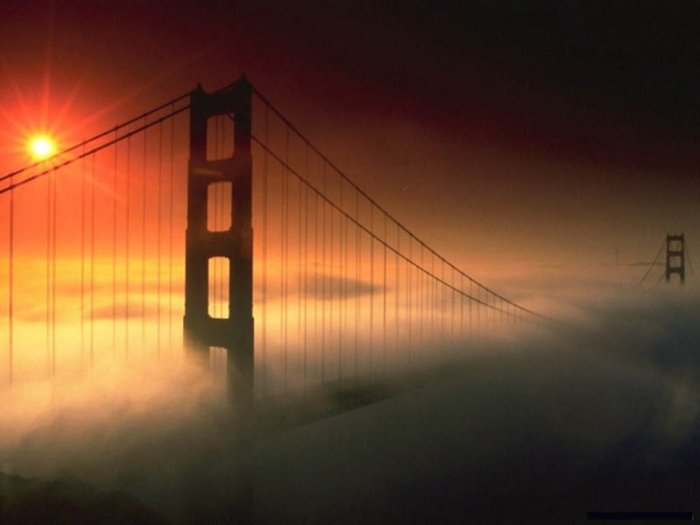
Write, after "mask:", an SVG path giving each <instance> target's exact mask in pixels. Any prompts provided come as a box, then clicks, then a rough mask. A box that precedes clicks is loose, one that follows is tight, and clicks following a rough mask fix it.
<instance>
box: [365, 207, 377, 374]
mask: <svg viewBox="0 0 700 525" xmlns="http://www.w3.org/2000/svg"><path fill="white" fill-rule="evenodd" d="M369 230H370V231H371V232H372V235H374V206H373V205H372V203H371V202H370V203H369ZM372 235H370V236H369V285H370V290H369V323H368V324H369V337H368V344H367V346H368V347H369V375H370V377H372V375H373V373H374V368H373V367H374V363H373V362H372V361H373V359H374V348H373V343H374V292H375V289H376V286H375V282H374V237H372Z"/></svg>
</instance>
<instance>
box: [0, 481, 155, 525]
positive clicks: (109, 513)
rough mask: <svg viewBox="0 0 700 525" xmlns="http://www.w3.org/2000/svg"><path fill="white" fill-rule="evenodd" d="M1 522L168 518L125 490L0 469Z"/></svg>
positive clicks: (131, 521) (136, 522) (150, 520)
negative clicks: (11, 472) (100, 488)
mask: <svg viewBox="0 0 700 525" xmlns="http://www.w3.org/2000/svg"><path fill="white" fill-rule="evenodd" d="M0 523H2V524H3V525H10V524H12V525H14V524H34V523H52V524H79V523H90V524H113V523H123V524H127V523H128V524H132V525H140V524H144V525H145V524H155V525H159V524H165V523H167V521H166V520H165V518H163V517H162V516H160V515H159V514H158V513H157V512H155V511H153V510H151V509H149V508H148V507H146V506H145V505H143V504H142V503H140V502H139V501H137V500H136V499H134V498H133V497H131V496H129V495H127V494H125V493H123V492H101V491H98V490H96V489H95V488H93V487H92V486H90V485H88V484H87V483H84V482H82V481H77V480H74V479H58V480H55V481H45V480H41V479H35V478H23V477H20V476H12V475H8V474H4V473H2V472H0Z"/></svg>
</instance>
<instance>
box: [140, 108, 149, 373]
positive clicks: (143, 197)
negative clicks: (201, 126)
mask: <svg viewBox="0 0 700 525" xmlns="http://www.w3.org/2000/svg"><path fill="white" fill-rule="evenodd" d="M143 124H144V126H145V125H146V124H148V117H144V119H143ZM147 160H148V130H147V129H146V130H144V131H143V167H142V170H141V177H142V179H141V352H140V353H141V358H142V359H143V357H144V356H145V347H146V169H147Z"/></svg>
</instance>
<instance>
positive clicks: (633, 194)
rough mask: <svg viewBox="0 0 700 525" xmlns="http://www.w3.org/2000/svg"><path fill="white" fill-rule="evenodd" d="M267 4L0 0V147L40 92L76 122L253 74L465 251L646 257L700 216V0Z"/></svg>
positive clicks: (428, 232) (346, 163) (360, 173)
mask: <svg viewBox="0 0 700 525" xmlns="http://www.w3.org/2000/svg"><path fill="white" fill-rule="evenodd" d="M257 4H260V3H259V2H225V1H220V2H189V3H188V2H183V1H161V2H146V1H143V2H134V1H132V2H128V1H126V2H125V1H121V2H116V1H92V2H87V1H85V2H83V1H72V2H68V1H54V2H35V1H15V0H5V1H4V2H2V4H0V19H1V20H2V23H1V24H0V60H1V63H0V65H1V66H2V69H0V79H1V80H0V106H1V107H2V108H3V109H4V110H5V116H4V117H2V119H3V128H4V131H3V133H2V136H1V137H0V139H1V140H2V142H3V145H2V149H3V151H4V152H8V151H9V150H10V149H11V148H12V146H14V144H15V143H16V140H17V139H16V138H15V137H13V136H12V131H8V130H13V129H15V127H16V126H17V125H18V121H22V120H26V119H31V120H33V121H34V123H36V122H38V121H39V120H41V107H42V104H41V101H42V93H44V92H47V89H48V93H49V97H48V112H47V119H48V122H49V124H53V123H55V122H56V120H57V118H58V117H59V113H60V110H61V108H65V109H66V111H65V116H64V117H63V120H62V122H64V123H65V126H66V127H67V128H70V134H72V136H75V138H76V139H77V138H78V137H79V136H82V135H84V134H87V132H92V131H97V130H99V129H101V128H105V127H108V126H111V125H113V124H114V123H115V122H116V121H118V120H122V119H124V118H126V117H128V116H130V115H132V114H135V113H138V112H140V111H142V110H144V109H147V108H148V107H149V106H151V105H153V104H155V103H158V102H160V101H162V100H165V99H168V98H170V97H172V96H174V95H177V94H179V93H181V92H184V91H186V90H189V89H191V88H192V87H193V86H194V85H195V83H196V82H198V81H199V82H202V83H203V84H204V86H205V88H207V89H214V88H217V87H220V86H222V85H224V84H227V83H229V82H231V81H232V80H233V79H235V78H236V77H237V76H238V75H239V74H240V73H241V72H245V73H246V74H247V75H248V77H249V78H250V79H251V81H252V82H253V83H254V84H255V85H256V86H257V87H258V88H259V89H260V90H261V91H263V92H264V93H266V94H267V95H268V97H269V98H270V99H271V100H273V101H274V102H276V104H277V105H278V106H279V107H280V108H282V109H283V110H285V112H286V113H287V115H288V117H289V118H290V119H291V120H292V121H293V122H296V123H298V126H299V127H300V128H301V129H302V130H304V131H305V132H306V134H307V135H308V136H309V137H310V138H312V139H313V140H314V141H315V142H316V143H317V144H318V146H319V147H320V148H321V149H322V150H324V151H327V152H328V154H329V156H330V157H331V158H333V159H335V160H337V163H338V164H339V165H340V166H341V167H343V168H344V169H346V171H347V172H348V173H349V174H350V175H352V176H354V177H355V179H356V180H357V181H358V182H359V183H360V185H362V186H363V187H366V188H367V189H368V191H369V193H371V194H373V195H376V196H377V198H378V200H379V201H380V202H382V203H384V204H385V205H386V207H388V208H389V210H390V211H392V212H394V213H395V214H396V215H397V216H398V217H399V218H400V219H402V220H403V222H405V223H406V224H407V225H408V226H409V227H412V228H414V229H415V230H416V231H417V232H418V233H419V234H422V235H424V236H425V237H426V238H432V239H434V243H435V245H436V247H437V248H438V249H440V250H441V251H443V252H445V253H446V254H447V255H448V256H450V257H452V258H454V259H457V260H459V261H463V262H464V263H465V265H467V266H468V264H469V262H470V261H471V260H473V259H474V258H476V259H484V260H491V259H498V258H503V257H512V256H516V257H517V258H520V259H525V260H534V261H544V260H549V261H551V260H554V261H557V262H572V261H579V262H589V261H590V262H593V263H598V262H604V261H607V262H609V261H611V260H612V257H613V253H614V248H615V246H618V247H619V248H620V252H621V257H622V258H623V259H626V260H636V259H639V258H642V259H648V258H651V257H653V255H654V253H655V251H656V248H657V246H658V243H659V242H660V239H661V237H662V236H663V234H665V233H666V231H685V232H686V234H687V235H688V236H689V242H690V245H691V247H692V238H693V235H695V236H697V235H698V234H700V228H699V227H698V226H700V213H699V212H698V190H700V181H698V176H697V175H698V166H699V162H698V161H699V160H700V149H699V148H698V138H699V137H700V133H699V132H700V90H698V89H697V87H698V85H699V82H698V81H699V80H700V78H699V77H700V68H698V67H697V61H698V57H699V56H700V37H699V36H698V32H697V27H698V23H699V22H700V16H699V15H700V9H698V8H697V6H696V4H695V3H694V2H663V3H661V2H641V3H640V2H635V3H632V2H629V3H622V4H616V5H615V6H613V7H611V6H609V5H608V4H607V3H600V4H596V3H593V4H591V3H590V2H568V3H566V5H561V3H560V2H554V1H551V2H528V5H527V7H523V6H516V5H515V4H516V3H513V2H450V1H443V2H413V1H403V2H368V1H367V2H361V1H344V2H333V3H332V6H330V4H329V5H326V4H325V3H322V2H285V3H281V2H263V3H262V4H263V7H260V6H259V5H257ZM47 78H48V79H50V85H49V84H47V82H46V79H47ZM47 86H48V88H47ZM18 92H20V93H21V97H20V96H19V95H18ZM20 99H23V100H24V101H25V102H26V103H27V104H29V106H31V107H30V109H29V110H25V111H22V110H21V109H20V107H19V101H20ZM71 99H72V100H73V103H72V105H67V104H66V101H67V100H71ZM30 114H31V115H30ZM89 116H92V120H90V121H89V122H88V124H87V125H85V126H84V127H82V126H81V127H79V128H76V126H75V124H76V123H79V122H81V123H82V122H84V119H85V118H86V117H89ZM11 120H12V121H11ZM30 124H31V123H24V122H22V123H21V124H20V125H21V126H28V125H30ZM83 129H84V130H85V132H86V133H83ZM0 160H2V164H3V165H4V164H8V165H7V166H4V167H3V169H2V171H9V170H10V169H12V168H14V167H16V165H17V163H19V162H20V161H21V159H18V158H17V157H16V156H14V157H13V156H11V155H9V154H7V153H4V154H3V156H2V157H0ZM9 164H12V165H9ZM475 253H478V254H479V255H478V256H475V255H474V254H475Z"/></svg>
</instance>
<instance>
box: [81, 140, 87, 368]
mask: <svg viewBox="0 0 700 525" xmlns="http://www.w3.org/2000/svg"><path fill="white" fill-rule="evenodd" d="M82 150H83V154H84V153H85V146H83V148H82ZM86 164H87V159H83V160H82V162H81V163H80V367H81V368H82V367H83V366H84V364H85V362H84V361H85V215H86V202H85V200H86V199H85V177H86V174H87V172H86V169H85V166H86Z"/></svg>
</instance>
